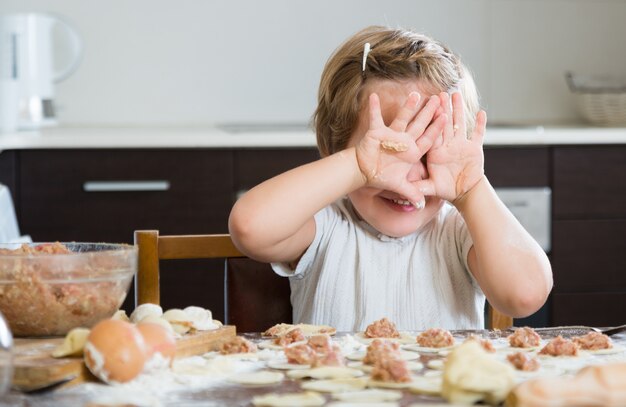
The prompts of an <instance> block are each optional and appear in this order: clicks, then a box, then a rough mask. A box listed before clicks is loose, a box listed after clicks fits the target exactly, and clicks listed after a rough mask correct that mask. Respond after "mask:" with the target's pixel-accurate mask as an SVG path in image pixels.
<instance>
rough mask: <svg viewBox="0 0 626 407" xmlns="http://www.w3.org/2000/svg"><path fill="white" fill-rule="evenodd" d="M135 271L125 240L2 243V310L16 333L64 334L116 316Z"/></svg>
mask: <svg viewBox="0 0 626 407" xmlns="http://www.w3.org/2000/svg"><path fill="white" fill-rule="evenodd" d="M136 271H137V249H136V248H135V247H134V246H130V245H125V244H105V243H58V242H57V243H31V244H23V245H2V248H0V311H2V314H3V315H4V317H5V319H6V320H7V322H8V324H9V326H10V327H11V331H12V332H13V335H15V336H54V335H65V334H66V333H67V332H68V331H69V330H71V329H72V328H76V327H87V328H88V327H91V326H92V325H93V324H95V323H96V322H98V321H100V320H102V319H104V318H109V317H111V316H112V315H113V314H114V313H115V311H116V310H117V309H118V308H119V306H120V305H121V304H122V302H123V301H124V298H125V297H126V294H127V292H128V289H129V287H130V282H131V281H132V278H133V276H134V275H135V272H136Z"/></svg>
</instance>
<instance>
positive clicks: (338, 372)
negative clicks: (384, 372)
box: [287, 366, 363, 379]
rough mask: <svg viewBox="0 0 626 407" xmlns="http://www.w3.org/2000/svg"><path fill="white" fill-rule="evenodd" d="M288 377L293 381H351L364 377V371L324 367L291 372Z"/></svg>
mask: <svg viewBox="0 0 626 407" xmlns="http://www.w3.org/2000/svg"><path fill="white" fill-rule="evenodd" d="M287 376H289V377H290V378H291V379H304V378H305V377H310V378H311V379H349V378H352V377H359V376H363V371H362V370H359V369H352V368H349V367H339V366H322V367H314V368H312V369H298V370H290V371H289V372H287Z"/></svg>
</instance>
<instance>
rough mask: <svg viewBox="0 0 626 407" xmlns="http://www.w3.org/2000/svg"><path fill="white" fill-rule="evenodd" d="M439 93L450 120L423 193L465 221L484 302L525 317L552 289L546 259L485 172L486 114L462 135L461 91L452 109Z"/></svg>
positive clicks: (472, 265)
mask: <svg viewBox="0 0 626 407" xmlns="http://www.w3.org/2000/svg"><path fill="white" fill-rule="evenodd" d="M440 97H441V99H442V101H441V103H442V107H443V110H444V111H445V112H446V113H448V114H449V113H452V117H453V120H452V121H450V123H448V124H446V126H445V127H444V131H443V137H442V139H441V140H439V141H437V142H436V143H435V145H434V146H433V148H432V149H431V151H430V152H429V153H428V155H427V168H428V173H429V179H428V180H426V181H425V182H424V184H423V187H424V188H426V190H427V191H428V193H427V195H428V194H433V195H437V196H440V197H442V198H444V199H446V200H448V201H450V202H452V203H453V204H454V205H455V206H456V208H457V209H458V210H459V212H460V213H461V215H462V216H463V218H464V219H465V222H466V224H467V227H468V230H469V232H470V235H471V236H472V240H473V242H474V245H473V247H472V248H471V249H470V252H469V255H468V263H469V266H470V269H471V272H472V274H473V275H474V277H475V278H476V280H477V281H478V283H479V285H480V287H481V288H482V290H483V292H484V293H485V295H486V296H487V299H488V301H489V303H490V304H491V305H492V306H494V307H495V308H497V309H498V310H499V311H501V312H503V313H505V314H507V315H510V316H512V317H523V316H528V315H530V314H532V313H533V312H535V311H536V310H537V309H539V308H540V307H541V306H542V305H543V304H544V302H545V300H546V298H547V296H548V294H549V292H550V290H551V289H552V270H551V267H550V263H549V261H548V258H547V256H546V254H545V253H544V251H543V250H542V249H541V247H540V246H539V244H537V242H536V241H535V240H534V239H533V238H532V236H530V234H529V233H528V232H527V231H526V230H525V229H524V228H523V227H522V225H521V224H520V223H519V222H518V221H517V219H515V217H514V216H513V215H512V214H511V212H510V211H509V210H508V208H507V207H506V206H505V205H504V204H503V203H502V201H500V199H499V198H498V196H497V195H496V193H495V191H494V190H493V188H492V187H491V185H490V184H489V181H488V180H487V178H486V177H485V176H484V170H483V162H484V158H483V151H482V143H483V137H484V133H485V125H486V115H485V112H484V111H481V112H480V113H479V114H478V116H477V120H476V129H475V130H474V131H473V133H471V135H470V137H469V138H467V137H466V134H467V131H466V129H465V125H464V118H463V105H462V103H463V102H462V98H461V95H460V94H459V93H455V94H454V95H453V96H452V108H451V107H450V100H449V96H448V95H447V94H441V95H440ZM450 109H452V112H450Z"/></svg>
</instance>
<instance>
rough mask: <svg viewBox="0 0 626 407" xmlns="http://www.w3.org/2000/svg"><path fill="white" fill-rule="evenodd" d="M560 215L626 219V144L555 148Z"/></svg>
mask: <svg viewBox="0 0 626 407" xmlns="http://www.w3.org/2000/svg"><path fill="white" fill-rule="evenodd" d="M554 216H555V218H556V219H591V218H599V219H602V218H604V219H606V218H622V219H626V146H623V145H618V146H572V147H555V149H554Z"/></svg>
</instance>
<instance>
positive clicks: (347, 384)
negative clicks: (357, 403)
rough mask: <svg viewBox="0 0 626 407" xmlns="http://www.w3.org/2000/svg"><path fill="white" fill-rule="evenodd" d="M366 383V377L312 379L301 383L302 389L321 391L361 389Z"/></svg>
mask: <svg viewBox="0 0 626 407" xmlns="http://www.w3.org/2000/svg"><path fill="white" fill-rule="evenodd" d="M366 385H367V379H363V378H357V379H335V380H314V381H310V382H305V383H302V386H301V387H302V388H303V389H304V390H313V391H319V392H322V393H338V392H343V391H354V390H363V389H365V386H366Z"/></svg>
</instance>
